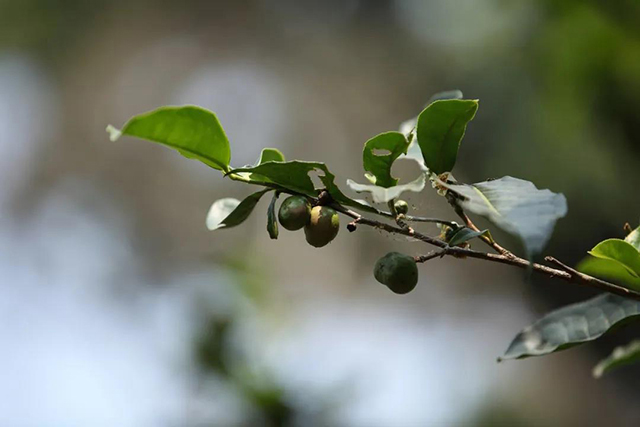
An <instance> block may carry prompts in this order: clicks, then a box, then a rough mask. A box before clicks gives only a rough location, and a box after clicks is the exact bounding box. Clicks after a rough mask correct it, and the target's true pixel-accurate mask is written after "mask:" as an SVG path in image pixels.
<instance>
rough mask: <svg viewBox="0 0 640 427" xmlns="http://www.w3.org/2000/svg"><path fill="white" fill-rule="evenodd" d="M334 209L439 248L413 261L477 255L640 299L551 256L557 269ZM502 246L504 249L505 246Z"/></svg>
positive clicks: (639, 295)
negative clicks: (447, 256) (478, 249)
mask: <svg viewBox="0 0 640 427" xmlns="http://www.w3.org/2000/svg"><path fill="white" fill-rule="evenodd" d="M331 207H333V208H334V209H335V210H337V211H338V212H341V213H343V214H345V215H347V216H349V217H351V218H353V219H354V221H353V222H354V223H356V224H364V225H368V226H370V227H374V228H377V229H380V230H384V231H386V232H389V233H394V234H400V235H403V236H407V237H412V238H414V239H417V240H420V241H423V242H425V243H428V244H430V245H433V246H437V247H439V248H440V249H441V250H440V251H432V252H430V253H428V254H426V255H423V256H418V257H416V258H415V259H416V262H426V261H428V260H431V259H433V258H437V257H438V256H443V255H451V256H455V257H456V258H475V259H481V260H484V261H490V262H496V263H499V264H506V265H511V266H514V267H518V268H522V269H531V270H533V271H535V272H537V273H540V274H544V275H547V276H549V277H553V278H556V279H560V280H564V281H565V282H570V283H575V284H578V285H581V286H586V287H590V288H595V289H599V290H603V291H605V292H609V293H612V294H616V295H620V296H623V297H626V298H631V299H634V300H637V301H640V292H637V291H634V290H631V289H627V288H624V287H622V286H618V285H616V284H613V283H611V282H607V281H605V280H601V279H598V278H596V277H593V276H589V275H587V274H584V273H580V272H579V271H577V270H574V269H572V268H571V267H568V266H566V265H565V264H563V263H561V262H560V261H558V260H557V259H555V258H553V257H546V258H545V259H546V260H547V261H548V262H552V263H554V264H556V265H558V266H559V267H560V268H561V269H556V268H552V267H549V266H546V265H543V264H537V263H531V262H529V261H527V260H526V259H524V258H520V257H518V256H516V255H514V254H512V253H511V252H508V251H507V252H508V253H509V255H504V254H492V253H486V252H479V251H476V250H473V249H466V248H461V247H457V246H454V247H450V246H449V245H447V243H446V242H444V241H442V240H440V239H436V238H433V237H429V236H426V235H424V234H422V233H419V232H417V231H415V230H413V229H412V228H410V227H408V228H400V227H396V226H394V225H390V224H387V223H383V222H380V221H376V220H372V219H369V218H365V217H363V216H362V215H360V214H359V213H357V212H354V211H352V210H350V209H347V208H345V207H344V206H341V205H339V204H337V203H334V204H332V205H331ZM505 250H506V249H505Z"/></svg>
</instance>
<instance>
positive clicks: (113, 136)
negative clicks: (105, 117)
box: [105, 125, 122, 142]
mask: <svg viewBox="0 0 640 427" xmlns="http://www.w3.org/2000/svg"><path fill="white" fill-rule="evenodd" d="M105 130H106V131H107V133H108V134H109V140H111V142H115V141H117V140H118V138H120V137H121V136H122V131H120V130H119V129H117V128H116V127H115V126H113V125H108V126H107V128H106V129H105Z"/></svg>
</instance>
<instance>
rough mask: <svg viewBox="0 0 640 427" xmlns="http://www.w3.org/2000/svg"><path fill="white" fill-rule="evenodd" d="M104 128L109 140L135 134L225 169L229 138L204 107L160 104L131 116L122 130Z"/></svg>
mask: <svg viewBox="0 0 640 427" xmlns="http://www.w3.org/2000/svg"><path fill="white" fill-rule="evenodd" d="M107 132H109V134H110V139H111V140H112V141H116V140H117V139H118V138H120V136H121V135H130V136H135V137H138V138H142V139H147V140H149V141H154V142H158V143H160V144H164V145H166V146H168V147H171V148H174V149H176V150H178V152H179V153H180V154H182V155H183V156H185V157H188V158H190V159H197V160H200V161H201V162H203V163H204V164H206V165H208V166H211V167H212V168H214V169H218V170H221V171H223V172H227V171H228V170H229V161H230V159H231V150H230V148H229V140H227V136H226V135H225V133H224V130H223V129H222V126H220V122H218V118H217V117H216V115H215V114H213V113H212V112H211V111H208V110H205V109H204V108H200V107H196V106H185V107H161V108H158V109H157V110H154V111H150V112H148V113H144V114H140V115H138V116H134V117H132V118H131V119H130V120H129V121H128V122H127V123H126V124H125V125H124V127H123V128H122V130H118V129H116V128H114V127H113V126H111V125H109V126H108V127H107Z"/></svg>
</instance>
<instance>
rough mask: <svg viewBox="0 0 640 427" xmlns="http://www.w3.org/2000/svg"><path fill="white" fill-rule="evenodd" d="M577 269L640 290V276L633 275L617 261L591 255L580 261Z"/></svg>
mask: <svg viewBox="0 0 640 427" xmlns="http://www.w3.org/2000/svg"><path fill="white" fill-rule="evenodd" d="M576 269H577V270H578V271H581V272H583V273H584V274H588V275H590V276H595V277H600V278H602V279H606V280H610V281H613V282H616V283H618V284H620V285H621V286H624V287H627V288H630V289H636V290H640V278H637V277H635V276H633V275H632V274H631V273H629V270H627V269H626V268H624V267H623V266H622V265H621V264H620V263H619V262H617V261H612V260H609V259H604V258H595V257H592V256H590V257H587V258H585V259H583V260H582V261H580V263H579V264H578V265H577V266H576Z"/></svg>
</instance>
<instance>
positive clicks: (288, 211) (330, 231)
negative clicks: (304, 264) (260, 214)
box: [278, 196, 340, 248]
mask: <svg viewBox="0 0 640 427" xmlns="http://www.w3.org/2000/svg"><path fill="white" fill-rule="evenodd" d="M278 221H279V222H280V225H282V226H283V227H284V228H286V229H287V230H291V231H295V230H300V229H301V228H304V235H305V238H306V239H307V243H309V244H310V245H311V246H313V247H316V248H321V247H323V246H325V245H327V244H329V242H331V241H332V240H333V239H335V238H336V236H337V235H338V230H339V229H340V217H339V216H338V212H336V211H335V210H334V209H332V208H330V207H328V206H314V207H311V204H310V203H309V200H308V199H307V198H306V197H303V196H290V197H287V198H286V199H285V200H284V201H283V202H282V205H280V210H279V211H278Z"/></svg>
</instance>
